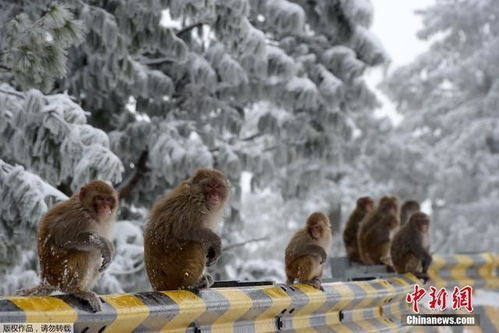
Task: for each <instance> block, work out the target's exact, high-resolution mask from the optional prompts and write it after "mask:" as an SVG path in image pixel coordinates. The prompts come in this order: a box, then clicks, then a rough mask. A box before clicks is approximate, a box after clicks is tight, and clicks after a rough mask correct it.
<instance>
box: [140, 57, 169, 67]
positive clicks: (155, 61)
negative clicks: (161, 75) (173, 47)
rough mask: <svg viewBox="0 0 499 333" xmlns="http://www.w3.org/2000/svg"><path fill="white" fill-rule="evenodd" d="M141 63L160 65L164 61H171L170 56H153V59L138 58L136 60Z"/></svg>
mask: <svg viewBox="0 0 499 333" xmlns="http://www.w3.org/2000/svg"><path fill="white" fill-rule="evenodd" d="M138 61H139V62H140V63H141V64H142V65H161V64H163V63H165V62H172V60H171V59H170V58H167V57H164V58H153V59H140V60H138Z"/></svg>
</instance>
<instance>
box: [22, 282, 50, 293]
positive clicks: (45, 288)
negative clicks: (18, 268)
mask: <svg viewBox="0 0 499 333" xmlns="http://www.w3.org/2000/svg"><path fill="white" fill-rule="evenodd" d="M54 290H55V288H54V287H52V286H51V285H48V284H45V283H41V284H40V285H38V286H36V287H34V288H28V289H19V290H17V291H16V295H18V296H45V295H50V294H51V293H52V292H53V291H54Z"/></svg>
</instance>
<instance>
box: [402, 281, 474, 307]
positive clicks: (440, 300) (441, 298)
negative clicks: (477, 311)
mask: <svg viewBox="0 0 499 333" xmlns="http://www.w3.org/2000/svg"><path fill="white" fill-rule="evenodd" d="M424 295H426V290H424V288H421V287H420V286H419V285H417V284H415V285H414V291H413V292H412V293H408V294H407V295H406V297H405V300H406V302H407V303H409V304H412V310H413V311H414V312H415V313H419V302H420V300H421V298H423V296H424ZM428 295H429V296H430V301H429V302H428V308H429V309H431V310H440V311H444V310H445V309H447V296H448V293H447V290H446V289H445V288H441V289H437V288H435V287H433V286H430V293H429V294H428ZM472 297H473V288H472V287H470V286H465V287H463V288H461V289H460V288H459V287H454V291H453V292H452V309H453V310H459V309H461V308H465V309H466V310H468V312H472V311H473V303H472V300H471V299H472Z"/></svg>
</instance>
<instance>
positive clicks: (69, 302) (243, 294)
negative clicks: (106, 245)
mask: <svg viewBox="0 0 499 333" xmlns="http://www.w3.org/2000/svg"><path fill="white" fill-rule="evenodd" d="M415 282H417V280H416V279H415V278H414V277H413V276H412V275H406V276H401V277H395V278H391V279H386V280H381V279H376V280H371V281H362V282H347V283H326V284H324V286H323V287H324V291H320V290H317V289H315V288H312V287H310V286H308V285H300V284H298V285H294V286H286V285H275V286H260V287H242V288H212V289H205V290H201V291H200V292H199V294H198V295H196V294H194V293H192V292H190V291H183V290H176V291H165V292H143V293H137V294H124V295H107V296H102V297H101V298H102V300H103V303H104V304H103V308H102V311H101V312H97V313H91V312H89V311H88V308H87V307H86V305H84V304H82V303H80V301H78V300H76V299H74V298H73V297H71V296H68V295H61V296H48V297H8V298H4V299H1V300H0V322H8V323H14V322H23V323H52V322H53V323H74V325H75V326H74V328H75V332H101V331H105V332H131V331H136V332H161V331H167V332H175V331H177V332H186V331H187V332H205V331H213V332H232V331H244V332H276V331H297V332H304V331H306V330H310V329H313V330H314V331H323V332H334V331H347V332H351V331H369V332H379V331H387V330H396V329H397V328H398V327H400V316H401V311H402V310H403V309H405V308H406V307H407V306H406V304H405V295H406V293H407V292H409V291H410V290H411V289H412V288H411V285H412V284H413V283H415Z"/></svg>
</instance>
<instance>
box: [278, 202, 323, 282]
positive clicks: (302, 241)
mask: <svg viewBox="0 0 499 333" xmlns="http://www.w3.org/2000/svg"><path fill="white" fill-rule="evenodd" d="M331 243H332V234H331V224H330V223H329V218H328V217H327V216H326V215H324V214H322V213H320V212H315V213H313V214H312V215H310V216H309V218H308V219H307V222H306V225H305V227H303V228H301V229H300V230H298V231H297V232H296V233H295V234H294V236H293V238H291V241H290V242H289V244H288V246H287V247H286V251H285V258H284V261H285V264H286V277H287V284H293V283H294V282H295V280H298V282H299V283H305V284H309V285H311V286H313V287H315V288H317V289H321V278H322V269H323V266H324V262H325V261H326V258H327V255H328V253H329V249H330V248H331Z"/></svg>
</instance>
